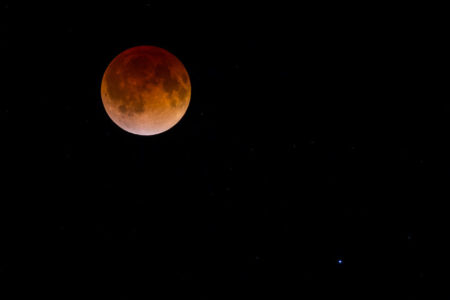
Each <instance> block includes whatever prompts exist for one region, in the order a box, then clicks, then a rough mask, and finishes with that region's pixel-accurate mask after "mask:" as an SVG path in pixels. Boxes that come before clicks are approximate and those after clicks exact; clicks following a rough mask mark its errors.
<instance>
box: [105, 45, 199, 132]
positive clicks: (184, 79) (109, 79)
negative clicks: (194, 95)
mask: <svg viewBox="0 0 450 300" xmlns="http://www.w3.org/2000/svg"><path fill="white" fill-rule="evenodd" d="M101 97H102V101H103V105H104V107H105V110H106V112H107V114H108V115H109V117H110V118H111V120H113V122H114V123H116V124H117V125H118V126H119V127H120V128H122V129H123V130H125V131H128V132H130V133H134V134H138V135H154V134H158V133H161V132H164V131H167V130H169V129H170V128H172V127H173V126H174V125H175V124H177V123H178V121H180V120H181V118H182V117H183V116H184V114H185V113H186V110H187V108H188V106H189V101H190V98H191V82H190V79H189V75H188V72H187V71H186V68H185V67H184V65H183V64H182V63H181V62H180V61H179V60H178V58H176V57H175V56H174V55H173V54H171V53H170V52H168V51H166V50H164V49H161V48H158V47H154V46H138V47H134V48H130V49H128V50H125V51H123V52H122V53H120V54H119V55H117V56H116V57H115V58H114V59H113V60H112V62H111V63H110V64H109V66H108V67H107V68H106V71H105V74H104V75H103V79H102V85H101Z"/></svg>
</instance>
